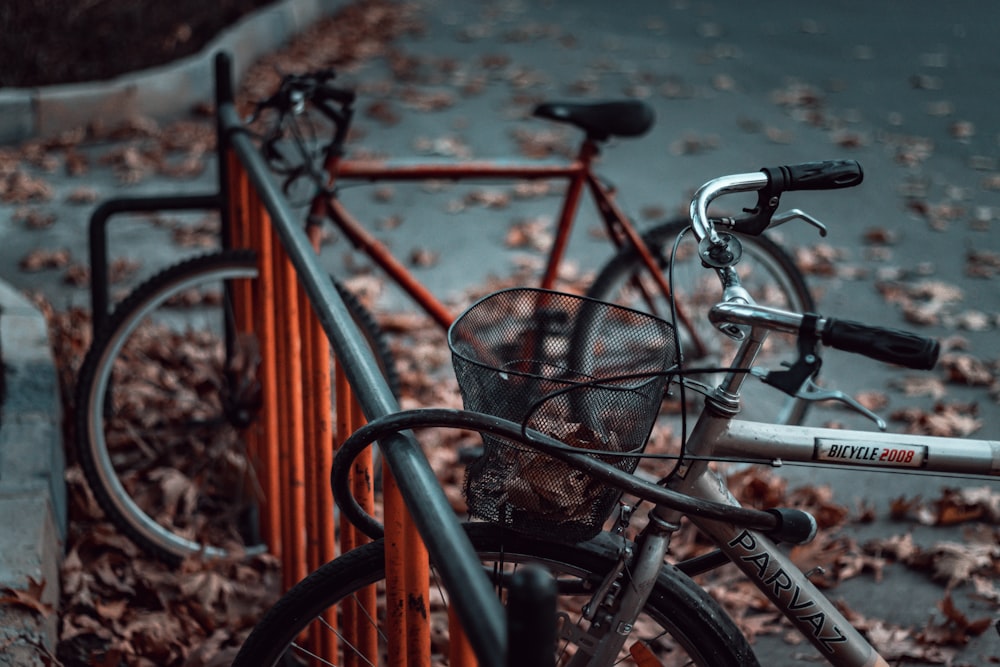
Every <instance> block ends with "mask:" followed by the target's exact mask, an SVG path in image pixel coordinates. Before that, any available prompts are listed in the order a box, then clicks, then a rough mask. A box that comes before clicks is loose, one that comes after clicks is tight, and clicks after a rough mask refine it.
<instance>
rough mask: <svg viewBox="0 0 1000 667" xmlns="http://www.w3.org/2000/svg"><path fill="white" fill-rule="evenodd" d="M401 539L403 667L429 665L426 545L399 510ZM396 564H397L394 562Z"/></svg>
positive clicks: (429, 631)
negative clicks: (404, 610) (403, 553)
mask: <svg viewBox="0 0 1000 667" xmlns="http://www.w3.org/2000/svg"><path fill="white" fill-rule="evenodd" d="M403 540H404V544H405V546H406V560H404V561H403V569H404V571H405V577H406V600H407V606H408V607H409V610H408V611H409V613H407V614H406V651H407V654H408V656H407V659H406V665H407V667H430V665H431V619H430V612H431V609H430V564H429V562H428V556H427V549H426V547H424V543H423V540H421V539H420V533H418V532H417V527H416V525H415V524H414V523H413V520H412V519H411V518H410V514H409V512H405V511H404V514H403ZM397 567H398V564H397Z"/></svg>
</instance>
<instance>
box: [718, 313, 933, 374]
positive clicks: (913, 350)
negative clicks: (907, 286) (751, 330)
mask: <svg viewBox="0 0 1000 667" xmlns="http://www.w3.org/2000/svg"><path fill="white" fill-rule="evenodd" d="M708 318H709V320H711V321H712V323H713V324H717V323H728V324H741V325H748V326H751V327H762V328H765V329H770V330H773V331H783V332H785V333H794V334H800V335H801V334H806V335H811V336H814V337H816V338H817V339H818V340H820V341H821V342H822V343H823V344H824V345H827V346H829V347H833V348H836V349H838V350H843V351H845V352H853V353H855V354H861V355H863V356H866V357H868V358H870V359H875V360H877V361H884V362H886V363H890V364H898V365H900V366H905V367H907V368H913V369H916V370H930V369H932V368H934V365H935V364H936V363H937V359H938V355H939V354H940V351H941V345H940V343H938V341H937V340H935V339H933V338H930V337H927V336H920V335H918V334H914V333H910V332H908V331H900V330H899V329H893V328H890V327H881V326H874V325H870V324H863V323H861V322H853V321H851V320H837V319H834V318H832V317H831V318H824V317H818V318H815V317H814V318H807V317H805V316H804V315H802V314H800V313H792V312H789V311H784V310H779V309H777V308H768V307H766V306H757V305H751V304H746V303H735V302H731V303H719V304H716V305H715V306H713V307H712V310H711V311H709V314H708ZM810 321H812V322H815V324H814V325H813V326H814V327H815V329H814V330H813V331H806V330H805V329H804V325H805V326H808V324H807V323H808V322H810Z"/></svg>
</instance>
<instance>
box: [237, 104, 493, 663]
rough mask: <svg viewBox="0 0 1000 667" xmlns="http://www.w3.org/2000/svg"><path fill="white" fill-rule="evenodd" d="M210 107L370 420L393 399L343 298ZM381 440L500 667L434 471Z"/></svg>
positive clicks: (407, 439)
mask: <svg viewBox="0 0 1000 667" xmlns="http://www.w3.org/2000/svg"><path fill="white" fill-rule="evenodd" d="M218 113H219V117H220V120H221V127H222V128H223V132H224V133H226V135H227V141H228V142H229V145H230V146H231V147H232V149H233V151H235V153H236V156H237V157H238V159H239V160H240V162H241V164H242V165H243V167H244V168H245V169H246V172H247V175H248V176H249V178H250V182H251V184H252V186H253V187H254V188H255V190H256V192H257V193H258V195H259V196H260V200H261V202H262V203H263V205H264V207H265V208H266V209H267V212H268V213H269V214H270V216H271V222H272V224H273V226H274V228H275V230H276V231H277V233H278V237H279V238H280V240H281V243H282V245H283V247H284V249H285V251H286V252H287V254H288V256H289V258H290V260H291V262H292V264H293V265H294V267H295V271H296V275H297V277H298V280H299V281H300V283H301V284H302V286H303V288H304V289H305V291H306V294H307V295H308V297H309V300H310V301H311V303H312V305H313V308H314V309H315V311H316V314H317V317H318V319H319V321H320V324H321V326H322V327H323V330H324V332H325V333H326V335H327V336H328V338H329V340H330V343H331V344H332V345H333V349H334V352H335V354H336V355H337V357H338V359H339V360H340V363H341V364H342V367H343V368H344V372H345V374H346V375H347V379H348V381H349V382H350V384H351V388H352V390H353V391H354V393H355V395H356V396H357V399H358V403H359V405H360V406H361V409H362V411H363V412H364V414H365V417H366V418H367V419H369V420H371V419H377V418H378V417H382V416H384V415H387V414H390V413H394V412H397V411H398V410H399V405H398V403H397V402H396V399H395V397H394V396H393V394H392V392H391V390H390V389H389V387H388V385H387V384H386V382H385V379H384V378H383V376H382V374H381V372H380V370H379V368H378V366H377V364H376V363H375V360H374V358H373V357H372V355H371V352H370V351H369V350H368V348H367V347H366V345H365V343H364V341H363V338H362V336H361V334H360V333H359V331H358V329H357V326H356V325H355V324H354V321H353V320H352V319H351V317H350V314H349V313H348V311H347V308H346V306H345V305H344V302H343V300H342V299H341V298H340V295H339V294H337V291H336V289H334V287H333V284H332V282H331V281H330V280H329V278H328V277H327V275H326V272H325V271H323V269H322V268H321V266H320V264H319V260H318V258H317V256H316V254H315V252H313V249H312V246H311V245H310V244H309V240H308V238H307V237H306V234H305V231H304V229H303V228H302V225H301V224H299V223H298V222H296V218H295V216H294V215H293V214H292V212H291V210H290V208H289V206H288V204H287V203H286V201H285V199H284V197H283V196H282V195H281V192H280V189H279V187H278V186H277V185H276V184H275V183H274V181H273V180H272V178H271V175H270V172H269V171H268V169H267V165H266V163H265V162H264V160H263V158H262V157H261V156H260V154H259V153H258V152H257V150H256V147H255V146H254V144H253V142H252V141H251V140H250V138H249V136H248V135H247V134H246V133H245V132H243V128H242V124H241V122H240V120H239V118H238V116H237V114H236V110H235V108H234V107H233V106H232V104H225V105H223V106H220V108H219V109H218ZM381 444H382V447H383V452H384V455H385V460H386V462H387V463H388V465H389V467H390V469H391V470H392V473H393V476H394V477H395V478H396V482H397V484H398V485H399V488H400V493H401V495H402V496H403V500H404V502H405V503H406V506H407V508H408V509H409V510H410V513H411V515H412V516H413V520H414V523H415V524H416V527H417V530H418V531H419V532H420V536H421V538H423V540H424V543H425V544H426V545H427V550H428V553H429V554H430V558H431V561H432V562H433V563H434V565H435V567H436V568H437V570H438V572H439V574H440V575H441V578H442V580H443V583H444V586H445V588H446V589H447V590H448V592H449V595H450V596H451V600H452V602H453V603H454V604H455V607H456V609H457V611H458V613H459V614H460V616H461V618H462V623H463V627H464V629H465V631H466V633H467V634H468V636H469V641H470V643H471V644H472V647H473V650H474V651H475V653H476V656H477V658H478V659H479V661H480V664H482V665H488V666H490V667H501V666H502V665H503V664H504V661H505V659H506V653H507V652H506V645H507V642H506V632H505V630H506V621H505V618H504V615H503V608H502V606H501V605H500V603H499V601H498V600H497V599H496V596H495V594H494V592H493V590H492V588H491V587H490V585H489V581H488V579H487V578H486V576H485V574H484V573H483V570H482V565H481V564H480V562H479V559H478V558H477V556H476V554H475V551H474V550H473V548H472V543H471V542H470V541H469V539H468V537H467V536H466V535H465V532H464V531H463V530H462V526H461V524H460V522H459V520H458V518H457V517H456V516H455V513H454V511H453V510H452V508H451V505H450V504H449V503H448V500H447V498H446V497H445V495H444V491H443V490H442V489H441V485H440V483H439V482H438V480H437V477H436V476H435V474H434V471H433V470H432V469H431V467H430V464H429V463H428V461H427V458H426V457H425V456H424V455H423V452H422V451H421V450H420V447H419V445H418V444H417V442H416V440H414V439H413V437H412V436H402V435H398V436H394V437H391V438H389V439H387V440H386V441H385V442H383V443H381Z"/></svg>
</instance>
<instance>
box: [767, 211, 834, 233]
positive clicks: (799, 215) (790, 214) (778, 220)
mask: <svg viewBox="0 0 1000 667" xmlns="http://www.w3.org/2000/svg"><path fill="white" fill-rule="evenodd" d="M792 220H804V221H806V222H807V223H809V224H810V225H812V226H813V227H815V228H816V229H818V230H819V235H820V236H826V235H827V228H826V225H824V224H823V223H822V222H820V221H819V220H817V219H816V218H814V217H813V216H811V215H809V214H808V213H806V212H805V211H803V210H802V209H799V208H793V209H789V210H787V211H782V212H781V213H775V214H774V215H773V216H772V217H771V224H770V225H768V227H769V228H770V227H778V226H780V225H783V224H785V223H786V222H791V221H792Z"/></svg>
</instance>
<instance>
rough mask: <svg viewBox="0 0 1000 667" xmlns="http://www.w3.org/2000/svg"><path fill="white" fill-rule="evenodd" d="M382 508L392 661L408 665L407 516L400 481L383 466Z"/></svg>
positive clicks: (386, 615)
mask: <svg viewBox="0 0 1000 667" xmlns="http://www.w3.org/2000/svg"><path fill="white" fill-rule="evenodd" d="M382 508H383V513H384V514H385V520H384V524H385V607H386V609H385V622H386V634H387V636H388V642H389V646H388V662H389V664H390V665H396V666H398V667H409V666H408V665H407V651H406V645H407V641H406V576H405V571H404V568H403V563H404V562H406V548H405V545H406V543H405V539H406V538H405V535H404V532H405V531H404V529H403V515H404V512H405V507H404V505H403V498H402V496H400V495H399V488H398V487H397V486H396V479H395V478H394V477H393V476H392V472H390V470H389V466H387V465H384V464H383V466H382Z"/></svg>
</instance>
